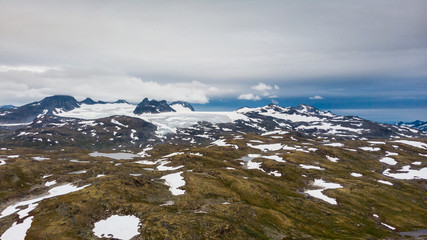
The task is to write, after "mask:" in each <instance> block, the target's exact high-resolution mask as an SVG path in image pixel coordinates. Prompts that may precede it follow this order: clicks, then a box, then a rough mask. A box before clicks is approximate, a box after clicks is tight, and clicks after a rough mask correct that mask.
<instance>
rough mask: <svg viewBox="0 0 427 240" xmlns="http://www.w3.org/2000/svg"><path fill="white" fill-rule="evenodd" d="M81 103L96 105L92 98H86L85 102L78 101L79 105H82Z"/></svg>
mask: <svg viewBox="0 0 427 240" xmlns="http://www.w3.org/2000/svg"><path fill="white" fill-rule="evenodd" d="M82 103H84V104H88V105H93V104H96V103H97V102H95V101H93V99H92V98H86V99H85V100H83V101H80V104H82Z"/></svg>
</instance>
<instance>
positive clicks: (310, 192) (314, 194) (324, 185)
mask: <svg viewBox="0 0 427 240" xmlns="http://www.w3.org/2000/svg"><path fill="white" fill-rule="evenodd" d="M313 186H314V187H320V188H321V189H316V190H306V191H305V193H307V194H308V195H310V196H312V197H315V198H319V199H322V200H323V201H325V202H328V203H330V204H333V205H337V201H336V200H335V199H334V198H330V197H328V196H326V195H324V194H323V191H324V190H327V189H337V188H342V187H343V186H341V185H340V184H337V183H328V182H325V181H323V180H322V179H315V180H314V183H313Z"/></svg>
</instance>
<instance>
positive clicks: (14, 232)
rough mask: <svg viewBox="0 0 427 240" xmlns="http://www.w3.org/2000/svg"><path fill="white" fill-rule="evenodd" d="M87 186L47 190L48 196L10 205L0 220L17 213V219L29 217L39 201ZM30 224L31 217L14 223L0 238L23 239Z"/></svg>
mask: <svg viewBox="0 0 427 240" xmlns="http://www.w3.org/2000/svg"><path fill="white" fill-rule="evenodd" d="M87 186H89V185H85V186H82V187H76V186H73V185H71V184H66V185H62V186H58V187H54V188H52V189H50V190H49V192H48V195H45V196H41V197H38V198H34V199H30V200H25V201H22V202H18V203H15V204H12V205H10V206H8V207H7V208H5V209H4V210H3V212H1V214H0V218H4V217H7V216H9V215H11V214H13V213H18V216H19V219H23V218H26V217H28V216H29V213H30V212H31V211H33V210H34V209H35V208H36V207H37V206H38V204H39V202H40V201H42V200H44V199H48V198H53V197H56V196H60V195H64V194H68V193H72V192H75V191H79V190H81V189H84V188H85V187H87ZM23 206H27V207H26V208H22V207H23ZM31 223H32V217H28V218H27V219H25V220H24V222H23V223H19V224H17V223H16V222H15V223H14V224H13V225H12V227H10V228H9V229H8V230H6V232H4V233H3V235H2V236H1V237H0V238H1V239H3V240H7V239H12V240H20V239H22V240H23V239H24V238H25V234H26V232H27V230H28V229H29V228H30V227H31Z"/></svg>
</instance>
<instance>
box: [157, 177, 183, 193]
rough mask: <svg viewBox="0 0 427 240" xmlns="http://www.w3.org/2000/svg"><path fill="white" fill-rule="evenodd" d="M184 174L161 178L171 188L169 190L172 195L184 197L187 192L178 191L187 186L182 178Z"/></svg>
mask: <svg viewBox="0 0 427 240" xmlns="http://www.w3.org/2000/svg"><path fill="white" fill-rule="evenodd" d="M182 173H183V172H177V173H171V174H168V175H165V176H163V177H161V178H160V179H163V180H165V184H166V185H167V186H169V190H170V191H171V193H172V195H175V196H177V195H182V194H184V193H185V190H182V189H178V188H179V187H182V186H184V185H185V181H184V177H183V176H182Z"/></svg>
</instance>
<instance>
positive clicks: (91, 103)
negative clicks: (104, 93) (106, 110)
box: [79, 98, 128, 105]
mask: <svg viewBox="0 0 427 240" xmlns="http://www.w3.org/2000/svg"><path fill="white" fill-rule="evenodd" d="M79 103H80V104H88V105H94V104H107V103H128V102H127V101H126V100H123V99H119V100H117V101H115V102H105V101H97V102H96V101H94V100H93V99H92V98H86V99H85V100H83V101H80V102H79Z"/></svg>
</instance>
